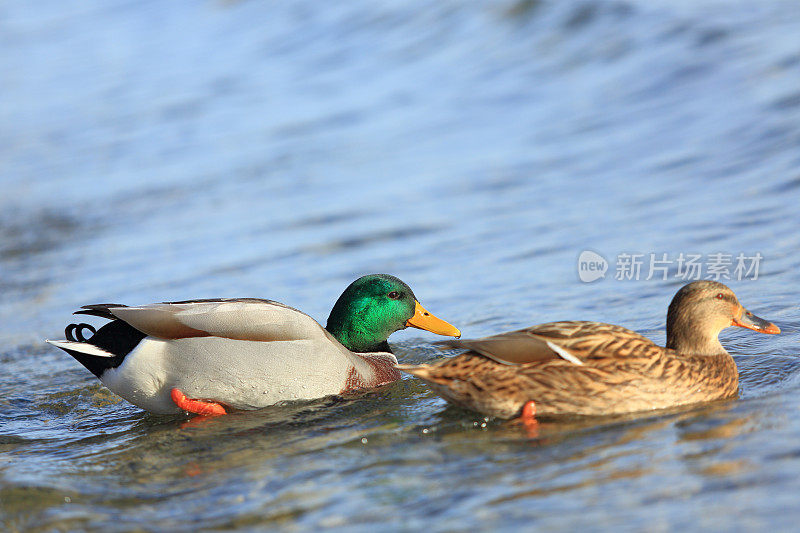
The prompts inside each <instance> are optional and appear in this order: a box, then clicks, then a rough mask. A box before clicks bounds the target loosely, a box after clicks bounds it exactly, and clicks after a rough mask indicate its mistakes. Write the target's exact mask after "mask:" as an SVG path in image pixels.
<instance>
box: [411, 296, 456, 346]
mask: <svg viewBox="0 0 800 533" xmlns="http://www.w3.org/2000/svg"><path fill="white" fill-rule="evenodd" d="M414 303H415V304H416V306H415V308H414V316H412V317H411V318H409V319H408V321H407V322H406V326H411V327H412V328H419V329H424V330H425V331H430V332H431V333H436V334H437V335H448V336H450V337H460V336H461V332H460V331H459V330H458V328H457V327H455V326H453V325H452V324H448V323H447V322H445V321H444V320H442V319H441V318H436V317H435V316H433V315H432V314H430V313H429V312H428V311H426V310H425V308H424V307H422V306H421V305H420V303H419V302H418V301H416V300H414Z"/></svg>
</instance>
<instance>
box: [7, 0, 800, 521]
mask: <svg viewBox="0 0 800 533" xmlns="http://www.w3.org/2000/svg"><path fill="white" fill-rule="evenodd" d="M797 35H800V10H798V9H797V6H796V3H795V2H790V1H786V2H781V1H776V2H755V3H754V2H743V1H736V0H734V1H726V2H720V1H715V0H703V1H692V2H687V1H674V0H672V1H669V2H667V1H660V0H656V1H648V2H643V1H631V2H610V1H602V0H586V1H573V0H568V1H561V2H549V1H522V2H497V3H492V4H490V5H482V4H479V3H462V2H421V1H411V2H405V3H403V4H402V5H392V4H380V5H375V3H373V2H356V1H353V2H344V3H338V4H336V5H327V4H325V5H323V4H320V3H316V2H297V3H292V5H285V4H282V3H259V2H206V3H202V4H197V3H189V2H185V3H168V4H167V3H155V2H150V3H146V2H143V3H125V2H111V3H109V2H88V3H87V2H84V3H82V4H81V6H80V7H75V6H68V5H67V4H64V3H61V2H38V3H36V5H35V6H34V5H33V4H31V5H27V4H25V3H16V4H9V5H6V6H4V7H3V8H0V71H2V72H3V76H2V78H0V79H2V83H0V86H2V94H3V98H0V121H1V122H0V123H2V124H3V126H4V127H2V128H0V169H2V171H1V172H0V186H2V193H0V341H2V344H0V364H1V365H2V368H3V372H2V373H0V406H2V409H0V521H2V522H1V523H2V524H3V526H4V527H3V529H5V530H10V531H15V530H23V529H26V530H27V529H31V530H53V529H56V530H59V529H63V530H67V529H72V530H80V529H92V530H100V529H102V530H107V531H108V530H111V531H117V530H137V529H145V530H148V529H153V528H162V529H172V530H194V529H197V528H198V527H206V528H214V529H241V530H256V529H264V528H285V529H289V530H305V529H316V528H319V527H332V528H358V529H364V530H366V529H372V528H373V527H374V526H375V525H377V524H382V525H386V524H388V526H389V527H390V529H408V530H413V529H421V528H423V527H424V528H426V529H435V530H445V529H447V530H452V529H457V528H466V527H477V528H481V529H490V528H492V529H493V528H505V529H511V528H519V527H537V528H542V529H544V528H548V529H558V530H567V529H569V530H574V529H577V528H588V529H605V528H610V527H615V528H619V529H622V530H648V531H672V530H679V529H690V530H698V529H701V528H702V529H705V528H713V529H715V530H723V529H725V530H744V529H756V528H758V529H765V528H771V529H773V530H787V529H793V528H794V527H796V523H797V522H798V520H800V506H798V505H797V504H798V498H797V494H798V490H799V489H800V481H798V479H800V475H799V474H800V444H799V443H800V416H798V414H800V409H798V402H797V400H796V398H797V394H798V388H800V359H797V357H796V356H797V355H798V353H797V352H798V350H797V342H798V339H799V336H798V328H799V327H800V319H798V316H800V314H799V313H798V304H797V302H798V296H799V295H800V290H798V274H797V272H798V266H800V256H799V255H798V253H797V250H798V248H800V232H798V223H799V222H800V216H798V214H797V205H798V200H799V199H800V41H798V38H797ZM584 250H592V251H595V252H598V253H600V254H601V255H603V256H604V257H605V258H606V259H607V260H608V261H609V262H610V263H611V264H610V266H609V271H608V272H607V274H606V277H605V279H601V280H598V281H595V282H593V283H582V282H581V281H580V280H579V278H578V271H577V266H576V262H577V258H578V255H579V254H580V252H582V251H584ZM715 252H724V253H728V254H732V255H733V256H735V255H737V254H739V253H743V254H745V255H748V256H750V255H753V254H755V253H760V254H761V255H762V256H763V261H761V263H760V271H759V276H758V279H757V280H752V279H744V280H741V281H739V280H731V281H730V282H729V284H730V285H731V287H732V288H733V289H734V290H735V291H736V292H737V294H738V295H739V297H740V299H741V301H742V302H743V303H744V304H745V305H746V306H748V307H749V308H750V309H751V310H752V311H754V312H755V313H756V314H758V315H759V316H763V317H765V318H768V319H770V320H772V321H774V322H775V323H777V324H778V325H779V326H780V327H781V328H782V330H783V333H782V334H781V335H780V336H777V337H774V336H764V335H757V334H755V333H753V332H750V331H744V330H739V331H733V330H726V331H725V332H723V334H722V339H723V342H724V344H725V345H726V346H727V347H728V348H729V351H730V352H731V353H732V354H734V356H735V357H736V360H737V363H738V365H739V368H740V372H741V394H740V399H738V400H732V401H726V402H720V403H716V404H713V405H708V406H702V407H695V408H687V409H681V410H677V411H675V412H669V413H657V414H655V415H652V416H647V417H632V418H625V419H609V420H592V421H573V422H560V423H548V424H544V425H543V427H542V430H541V434H540V436H539V438H537V439H529V438H528V437H527V436H526V435H525V434H524V433H523V432H522V431H521V429H520V428H519V427H516V426H512V425H509V424H506V423H503V422H500V421H494V420H489V421H486V420H484V419H482V418H481V417H479V416H477V415H475V414H472V413H468V412H465V411H461V410H459V409H456V408H452V407H447V405H446V404H445V403H444V402H443V401H442V400H440V399H439V398H438V397H436V396H434V395H433V394H432V393H430V392H429V391H428V390H427V389H426V387H425V386H424V385H423V384H422V383H420V382H418V381H416V380H413V379H404V380H403V381H401V382H398V383H395V384H392V385H389V386H386V387H383V388H381V389H380V390H377V391H373V392H369V393H366V394H363V395H358V396H354V397H348V398H327V399H322V400H319V401H315V402H310V403H304V404H299V405H288V406H281V407H275V408H270V409H265V410H262V411H258V412H250V413H238V414H234V415H231V416H228V417H224V418H222V419H215V420H213V421H211V422H209V423H206V424H199V425H196V424H192V423H189V424H188V425H187V424H186V419H185V418H182V417H156V416H153V415H149V414H146V413H144V412H142V411H141V410H139V409H137V408H135V407H133V406H131V405H130V404H127V403H126V402H124V401H121V400H119V399H117V398H116V397H115V396H114V395H113V394H111V393H110V392H109V391H107V390H106V389H104V388H103V387H102V386H100V385H99V383H98V382H97V381H96V380H95V379H94V378H93V376H92V375H91V374H89V373H88V372H87V371H86V370H84V369H83V368H82V367H80V365H78V364H77V363H76V362H75V361H73V360H72V359H71V358H69V357H67V356H66V355H65V354H63V353H61V352H60V351H59V350H57V349H55V348H52V347H50V346H47V345H44V344H43V339H45V338H59V337H60V336H61V335H62V333H61V332H62V329H63V326H64V325H65V324H66V323H67V322H68V321H69V320H70V313H71V312H72V311H73V310H75V309H76V308H77V307H78V306H80V305H83V304H86V303H94V302H104V301H119V302H125V303H148V302H152V301H164V300H177V299H186V298H198V297H215V296H259V297H267V298H272V299H276V300H279V301H283V302H285V303H287V304H289V305H292V306H294V307H297V308H300V309H303V310H304V311H306V312H308V313H309V314H311V315H312V316H313V317H315V318H316V319H318V320H320V321H322V322H324V320H325V318H326V317H327V312H328V311H329V309H330V306H331V305H332V304H333V302H334V301H335V299H336V297H337V296H338V295H339V293H340V292H341V291H342V290H343V288H344V287H345V286H346V285H347V284H348V283H349V282H350V281H352V280H353V279H354V278H356V277H357V276H359V275H361V274H365V273H370V272H390V273H393V274H395V275H397V276H399V277H401V278H402V279H403V280H405V281H407V282H408V283H409V284H410V285H411V286H412V287H413V288H414V290H415V292H416V295H417V296H418V298H419V299H420V301H421V302H422V303H423V304H424V305H425V306H426V307H427V308H428V309H429V310H430V311H432V312H434V313H435V314H437V315H438V316H441V317H442V318H445V319H447V320H449V321H451V322H453V323H454V324H456V325H458V326H459V327H461V329H462V331H463V332H464V334H465V336H468V337H472V336H480V335H485V334H491V333H495V332H499V331H503V330H508V329H512V328H519V327H524V326H527V325H530V324H534V323H538V322H545V321H550V320H557V319H565V318H568V319H592V320H602V321H610V322H615V323H619V324H623V325H626V326H628V327H631V328H633V329H635V330H637V331H639V332H641V333H643V334H645V335H648V336H650V337H651V338H653V339H654V340H657V341H659V342H663V340H664V315H665V311H666V306H667V304H668V303H669V301H670V299H671V297H672V295H673V293H674V292H675V290H676V289H677V288H678V287H679V286H680V285H681V283H682V281H681V280H680V279H678V278H677V277H676V270H675V265H674V264H673V265H672V266H671V269H670V270H669V276H668V278H669V279H666V280H663V279H660V278H661V277H660V276H655V277H654V278H653V279H650V280H645V279H644V278H645V277H646V276H645V275H644V274H643V275H642V276H641V278H642V279H639V280H633V281H618V280H616V279H614V275H615V266H616V265H615V259H616V258H617V256H618V255H619V254H622V253H642V254H650V253H655V254H658V255H659V256H660V254H662V253H667V254H668V255H669V257H670V258H671V259H674V258H676V257H677V256H678V254H680V253H684V254H689V253H702V254H711V253H715ZM647 257H648V256H645V259H646V258H647ZM645 269H646V267H645ZM433 340H436V339H435V338H434V336H432V335H429V334H427V333H423V332H420V331H418V330H412V331H409V330H407V331H404V332H399V333H396V334H395V335H394V336H393V337H392V339H391V341H392V344H393V346H394V347H395V349H396V352H397V354H398V356H399V358H400V359H401V361H404V362H421V361H429V360H432V359H434V358H436V357H439V356H440V355H441V354H440V353H439V352H438V351H437V350H435V349H434V348H433V347H432V346H431V345H430V343H431V341H433Z"/></svg>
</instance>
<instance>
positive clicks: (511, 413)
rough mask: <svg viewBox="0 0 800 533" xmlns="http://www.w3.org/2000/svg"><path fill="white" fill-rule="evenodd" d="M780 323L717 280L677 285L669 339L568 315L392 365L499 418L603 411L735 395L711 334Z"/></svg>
mask: <svg viewBox="0 0 800 533" xmlns="http://www.w3.org/2000/svg"><path fill="white" fill-rule="evenodd" d="M732 325H734V326H740V327H746V328H749V329H754V330H756V331H760V332H762V333H779V332H780V329H778V327H777V326H775V325H774V324H771V323H769V322H767V321H765V320H762V319H760V318H758V317H756V316H754V315H752V314H751V313H750V312H749V311H747V310H745V309H744V308H743V307H742V306H741V305H740V304H739V301H738V300H737V299H736V295H735V294H734V293H733V291H731V290H730V289H729V288H728V287H726V286H725V285H723V284H722V283H718V282H715V281H696V282H693V283H689V284H688V285H686V286H684V287H683V288H681V289H680V290H679V291H678V293H677V294H676V295H675V297H674V298H673V300H672V303H671V304H670V306H669V312H668V314H667V348H662V347H660V346H657V345H656V344H655V343H653V342H652V341H651V340H649V339H647V338H645V337H643V336H641V335H639V334H638V333H635V332H633V331H631V330H629V329H626V328H623V327H620V326H614V325H611V324H603V323H600V322H583V321H566V322H551V323H548V324H541V325H538V326H533V327H530V328H527V329H522V330H519V331H511V332H508V333H501V334H499V335H493V336H491V337H484V338H481V339H472V340H469V339H468V340H454V341H446V342H442V343H439V344H444V345H446V346H451V347H455V348H465V349H467V350H468V351H467V352H465V353H463V354H461V355H458V356H456V357H453V358H448V359H443V360H441V361H437V362H435V363H432V364H430V365H419V366H413V365H398V368H400V369H401V370H404V371H405V372H408V373H410V374H413V375H414V376H417V377H418V378H420V379H422V380H424V381H425V382H427V383H428V385H429V386H430V387H431V388H432V389H433V390H434V391H435V392H436V393H437V394H439V395H440V396H442V397H443V398H445V399H446V400H448V401H450V402H452V403H455V404H457V405H461V406H463V407H466V408H469V409H473V410H475V411H479V412H481V413H485V414H488V415H492V416H497V417H501V418H512V417H515V416H518V415H519V413H520V411H521V410H522V407H523V406H524V405H525V404H526V403H527V402H529V401H533V402H534V404H535V407H536V413H537V414H538V415H540V416H557V415H609V414H621V413H630V412H636V411H646V410H650V409H662V408H667V407H673V406H676V405H681V404H689V403H697V402H706V401H711V400H717V399H721V398H729V397H732V396H735V395H736V393H737V391H738V386H739V380H738V373H737V370H736V364H735V363H734V361H733V358H732V357H731V356H730V355H729V354H728V353H727V352H726V351H725V349H724V348H723V347H722V345H721V344H720V343H719V339H718V338H717V335H718V334H719V332H720V331H721V330H722V329H724V328H726V327H728V326H732Z"/></svg>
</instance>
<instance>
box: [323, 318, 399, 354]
mask: <svg viewBox="0 0 800 533" xmlns="http://www.w3.org/2000/svg"><path fill="white" fill-rule="evenodd" d="M325 329H327V330H328V332H329V333H330V334H331V335H333V336H334V337H336V340H337V341H339V342H340V343H342V346H344V347H345V348H347V349H348V350H350V351H351V352H356V353H369V352H387V353H392V349H391V348H389V343H388V342H387V340H386V337H384V338H382V339H381V338H380V337H376V335H375V334H374V333H372V332H369V331H366V330H365V329H364V328H363V327H360V325H359V324H357V323H352V322H351V321H347V320H336V319H335V318H334V317H330V318H328V323H327V325H326V326H325Z"/></svg>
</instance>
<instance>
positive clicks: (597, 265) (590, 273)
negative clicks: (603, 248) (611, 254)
mask: <svg viewBox="0 0 800 533" xmlns="http://www.w3.org/2000/svg"><path fill="white" fill-rule="evenodd" d="M607 270H608V261H606V258H605V257H603V256H602V255H600V254H597V253H594V252H592V251H591V250H584V251H582V252H581V255H579V256H578V277H579V278H580V279H581V281H582V282H584V283H591V282H593V281H596V280H598V279H600V278H604V277H606V271H607Z"/></svg>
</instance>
